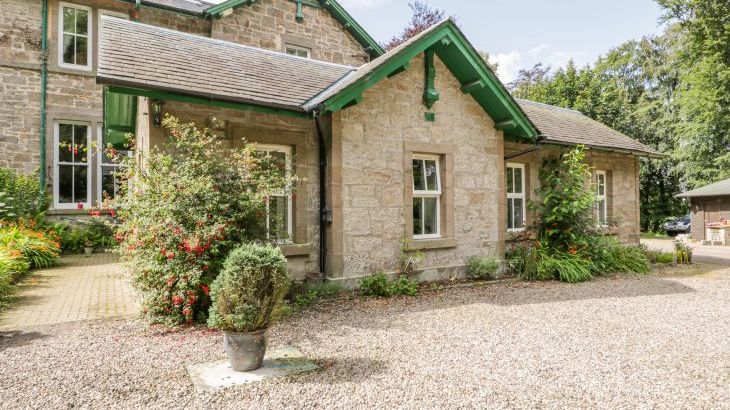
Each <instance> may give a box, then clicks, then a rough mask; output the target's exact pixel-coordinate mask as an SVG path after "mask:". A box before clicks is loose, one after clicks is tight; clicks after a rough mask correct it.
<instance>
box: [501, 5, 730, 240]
mask: <svg viewBox="0 0 730 410" xmlns="http://www.w3.org/2000/svg"><path fill="white" fill-rule="evenodd" d="M658 2H659V4H660V5H661V6H662V7H664V8H665V11H666V14H665V19H666V21H667V22H669V24H668V25H667V27H666V29H665V31H664V33H662V34H661V35H658V36H650V37H645V38H643V39H641V40H638V41H637V40H631V41H628V42H626V43H624V44H621V45H619V46H618V47H616V48H614V49H612V50H610V51H609V52H608V54H607V55H605V56H603V57H601V58H599V59H598V60H597V61H596V62H595V64H593V66H586V67H582V68H578V67H576V66H575V64H574V63H573V62H572V61H571V62H570V63H568V65H567V66H566V67H564V68H562V67H561V68H558V69H557V70H555V71H553V70H552V69H551V68H550V67H544V66H542V65H541V64H538V65H536V66H534V67H532V68H531V69H527V70H522V71H520V73H519V75H518V78H517V79H516V80H515V81H514V82H513V83H511V84H510V87H511V89H512V90H513V93H514V95H515V96H516V97H520V98H526V99H530V100H534V101H539V102H544V103H547V104H553V105H557V106H561V107H565V108H570V109H575V110H578V111H580V112H582V113H583V114H585V115H587V116H589V117H591V118H593V119H595V120H598V121H600V122H602V123H604V124H606V125H608V126H610V127H612V128H614V129H616V130H619V131H621V132H623V133H624V134H626V135H629V136H630V137H632V138H634V139H637V140H639V141H641V142H643V143H645V144H646V145H648V146H650V147H653V148H655V149H657V150H658V151H660V152H663V153H665V154H667V157H666V158H665V159H662V160H651V161H643V162H642V169H641V205H642V210H641V211H642V214H641V223H642V228H643V229H644V230H647V229H651V230H657V229H659V228H660V226H661V224H662V222H663V221H664V220H665V219H666V218H667V217H670V216H677V215H679V214H681V213H684V212H686V204H685V203H683V202H682V201H681V200H678V199H676V198H674V195H675V194H677V193H679V192H681V191H682V190H685V189H691V188H695V187H698V186H702V185H704V184H707V183H710V182H713V181H717V180H720V179H723V178H727V177H730V10H729V8H730V3H728V2H727V1H724V0H658Z"/></svg>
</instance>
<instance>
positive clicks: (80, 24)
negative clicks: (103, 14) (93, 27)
mask: <svg viewBox="0 0 730 410" xmlns="http://www.w3.org/2000/svg"><path fill="white" fill-rule="evenodd" d="M88 32H89V12H88V11H86V10H76V34H83V35H86V34H88Z"/></svg>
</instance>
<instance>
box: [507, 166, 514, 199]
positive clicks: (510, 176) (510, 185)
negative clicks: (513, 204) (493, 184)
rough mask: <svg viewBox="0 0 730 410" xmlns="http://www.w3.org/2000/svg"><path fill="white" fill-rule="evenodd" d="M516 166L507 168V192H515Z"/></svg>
mask: <svg viewBox="0 0 730 410" xmlns="http://www.w3.org/2000/svg"><path fill="white" fill-rule="evenodd" d="M514 186H515V184H514V168H511V167H508V168H507V193H508V194H512V193H514V191H515V190H514Z"/></svg>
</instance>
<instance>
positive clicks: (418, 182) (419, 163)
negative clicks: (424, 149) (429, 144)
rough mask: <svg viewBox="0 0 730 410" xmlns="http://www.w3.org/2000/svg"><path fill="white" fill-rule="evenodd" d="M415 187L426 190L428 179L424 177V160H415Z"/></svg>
mask: <svg viewBox="0 0 730 410" xmlns="http://www.w3.org/2000/svg"><path fill="white" fill-rule="evenodd" d="M413 189H414V190H415V191H425V190H426V181H425V180H424V178H423V160H421V159H414V160H413Z"/></svg>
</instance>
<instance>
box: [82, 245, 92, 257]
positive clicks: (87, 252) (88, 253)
mask: <svg viewBox="0 0 730 410" xmlns="http://www.w3.org/2000/svg"><path fill="white" fill-rule="evenodd" d="M92 253H94V247H93V246H84V255H86V257H89V256H91V254H92Z"/></svg>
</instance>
